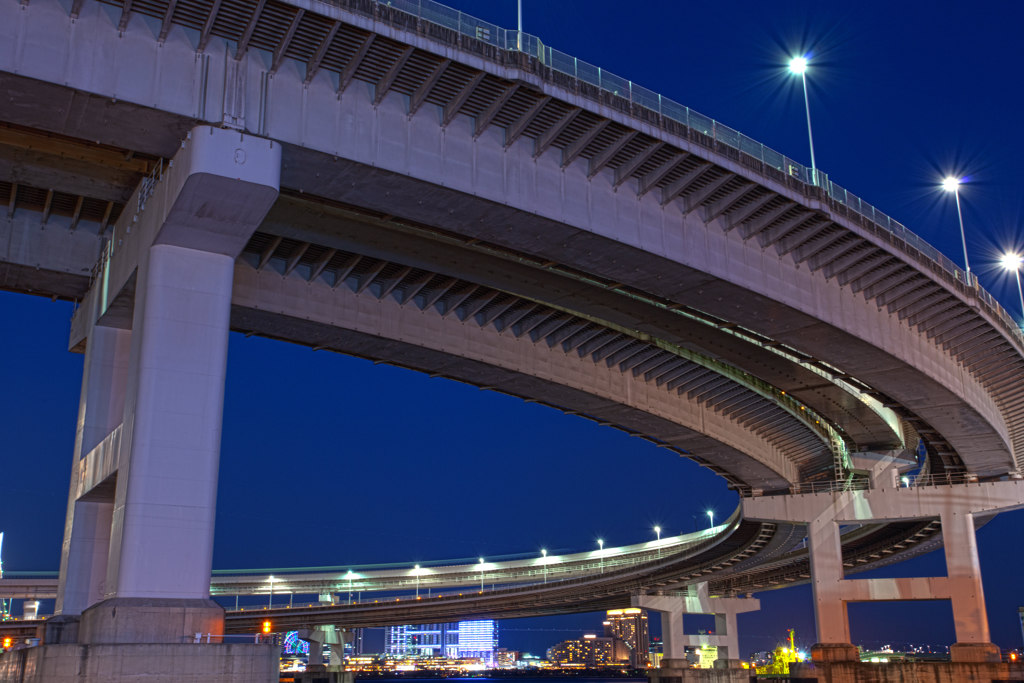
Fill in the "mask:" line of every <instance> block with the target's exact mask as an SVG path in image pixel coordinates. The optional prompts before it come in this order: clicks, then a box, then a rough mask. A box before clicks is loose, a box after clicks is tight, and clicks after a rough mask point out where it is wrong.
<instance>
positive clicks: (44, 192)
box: [0, 180, 123, 235]
mask: <svg viewBox="0 0 1024 683" xmlns="http://www.w3.org/2000/svg"><path fill="white" fill-rule="evenodd" d="M0 203H2V205H0V211H3V212H4V214H5V215H6V217H7V219H8V220H10V219H12V218H14V215H15V213H16V212H17V211H19V210H26V211H36V212H39V213H41V214H42V221H41V223H40V225H41V227H44V228H45V227H46V225H47V223H48V222H49V220H50V219H51V218H52V217H54V216H63V217H66V218H68V219H70V223H69V224H68V225H67V228H68V229H69V230H71V231H74V230H76V229H77V228H78V227H79V225H85V224H89V225H90V226H97V227H96V229H98V230H99V234H100V235H102V234H103V233H104V232H106V229H107V226H108V225H110V223H111V222H113V221H116V220H117V217H118V216H119V215H120V213H121V209H122V208H123V205H121V204H116V203H115V202H112V201H104V200H101V199H95V198H93V197H86V196H84V195H80V194H71V193H68V192H61V191H59V190H55V189H53V188H52V187H35V186H32V185H25V184H23V183H17V182H8V181H5V180H0Z"/></svg>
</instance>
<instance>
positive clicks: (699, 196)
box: [682, 172, 736, 213]
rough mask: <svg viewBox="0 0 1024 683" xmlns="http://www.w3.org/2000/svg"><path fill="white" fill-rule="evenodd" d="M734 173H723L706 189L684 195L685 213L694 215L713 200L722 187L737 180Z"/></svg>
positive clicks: (709, 183)
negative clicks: (713, 196)
mask: <svg viewBox="0 0 1024 683" xmlns="http://www.w3.org/2000/svg"><path fill="white" fill-rule="evenodd" d="M735 177H736V175H735V174H734V173H729V172H726V173H723V174H722V175H721V177H719V178H716V179H714V180H711V181H709V182H708V184H707V185H705V186H704V187H702V188H700V189H697V190H694V191H693V194H686V195H682V197H683V204H684V209H683V211H684V212H685V213H692V212H694V211H696V210H697V209H698V208H700V207H701V206H703V205H704V202H705V201H707V200H708V199H710V198H711V196H712V195H713V194H714V193H715V192H717V191H718V190H719V189H720V188H721V187H722V186H724V185H725V184H726V183H728V182H729V181H731V180H732V179H733V178H735Z"/></svg>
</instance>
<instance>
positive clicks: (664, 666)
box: [648, 659, 753, 683]
mask: <svg viewBox="0 0 1024 683" xmlns="http://www.w3.org/2000/svg"><path fill="white" fill-rule="evenodd" d="M733 661H735V660H725V661H722V660H719V662H721V663H722V664H723V666H719V662H715V668H713V669H694V668H691V667H692V665H691V664H690V662H689V661H688V660H686V659H663V660H661V668H659V669H654V670H652V671H651V673H650V674H649V676H648V680H650V682H651V683H750V680H751V677H752V675H753V672H752V671H751V670H750V669H744V668H742V667H741V666H740V665H739V662H738V661H736V665H735V666H733V665H732V662H733ZM727 663H728V664H727Z"/></svg>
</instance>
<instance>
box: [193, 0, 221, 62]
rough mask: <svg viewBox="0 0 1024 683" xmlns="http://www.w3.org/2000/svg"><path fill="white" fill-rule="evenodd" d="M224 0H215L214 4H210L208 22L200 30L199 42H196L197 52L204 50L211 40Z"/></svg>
mask: <svg viewBox="0 0 1024 683" xmlns="http://www.w3.org/2000/svg"><path fill="white" fill-rule="evenodd" d="M222 2H223V0H213V4H212V5H210V11H209V12H208V13H207V15H206V23H205V24H203V28H202V30H200V32H199V42H198V43H196V52H204V51H205V50H206V46H207V45H208V44H209V42H210V37H211V36H212V35H213V25H214V23H215V22H216V21H217V16H218V14H219V12H220V6H221V4H222Z"/></svg>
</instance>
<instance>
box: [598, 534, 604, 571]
mask: <svg viewBox="0 0 1024 683" xmlns="http://www.w3.org/2000/svg"><path fill="white" fill-rule="evenodd" d="M597 554H598V557H600V558H601V573H602V574H604V539H603V538H599V539H597Z"/></svg>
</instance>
